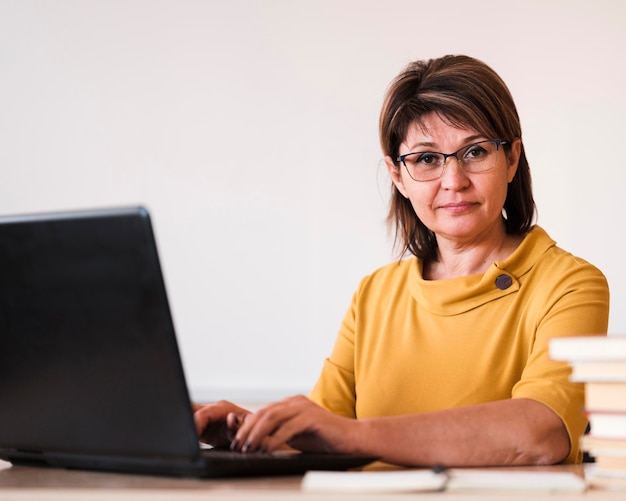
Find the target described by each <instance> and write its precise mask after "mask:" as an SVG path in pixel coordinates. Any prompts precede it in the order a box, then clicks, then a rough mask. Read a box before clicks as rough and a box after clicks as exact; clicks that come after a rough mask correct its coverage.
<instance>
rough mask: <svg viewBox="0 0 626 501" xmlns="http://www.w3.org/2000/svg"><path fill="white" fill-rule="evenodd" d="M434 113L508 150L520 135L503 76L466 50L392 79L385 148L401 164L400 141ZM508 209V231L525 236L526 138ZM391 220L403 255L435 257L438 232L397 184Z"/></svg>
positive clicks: (528, 222)
mask: <svg viewBox="0 0 626 501" xmlns="http://www.w3.org/2000/svg"><path fill="white" fill-rule="evenodd" d="M433 112H434V113H436V114H437V115H439V116H440V117H441V118H443V119H444V120H446V121H448V122H449V123H450V124H451V125H453V126H455V127H467V128H471V129H474V130H476V131H477V132H478V133H480V134H482V135H484V136H485V137H487V138H490V139H502V140H506V141H508V144H505V145H504V148H505V149H510V147H511V146H510V142H511V141H513V140H515V139H520V141H521V138H522V129H521V125H520V120H519V116H518V114H517V108H516V106H515V102H514V101H513V97H512V96H511V93H510V92H509V89H508V87H507V86H506V84H505V83H504V81H503V80H502V79H501V78H500V76H499V75H498V74H497V73H496V72H495V71H493V70H492V69H491V68H490V67H489V66H487V65H486V64H485V63H484V62H482V61H480V60H478V59H474V58H472V57H469V56H462V55H459V56H456V55H448V56H444V57H441V58H437V59H430V60H420V61H415V62H412V63H410V64H409V65H408V66H407V67H406V68H405V69H404V71H402V72H401V73H400V74H399V75H398V76H397V77H396V78H395V79H394V80H393V81H392V83H391V85H390V86H389V88H388V89H387V93H386V95H385V100H384V102H383V107H382V110H381V113H380V123H379V128H380V143H381V147H382V150H383V153H384V155H385V156H389V157H391V158H392V160H393V161H394V163H395V164H396V167H397V168H399V167H400V162H397V157H398V155H399V149H400V145H401V144H402V142H403V141H404V140H405V138H406V134H407V132H408V129H409V127H410V126H411V124H413V123H415V122H417V123H418V124H419V123H420V122H421V119H422V117H424V116H425V115H427V114H429V113H433ZM504 211H505V214H506V218H505V224H506V231H507V233H509V234H518V235H523V234H525V233H526V232H528V230H529V229H530V228H531V226H532V224H533V219H534V217H535V211H536V207H535V201H534V199H533V194H532V182H531V176H530V169H529V166H528V161H527V159H526V154H525V152H524V143H523V142H522V144H521V155H520V159H519V165H518V168H517V172H516V174H515V177H514V178H513V180H512V182H511V183H510V184H509V189H508V193H507V196H506V200H505V202H504ZM387 222H388V224H389V225H390V227H392V228H394V230H395V242H396V244H397V245H398V246H399V247H401V248H402V253H401V254H402V255H404V254H405V253H406V252H407V251H408V252H411V253H412V254H413V255H415V256H417V257H419V258H421V259H429V260H433V259H436V258H437V240H436V239H435V235H434V234H433V233H432V232H431V231H430V230H429V229H428V228H426V226H425V225H424V223H422V221H421V220H420V219H419V218H418V217H417V215H416V214H415V211H414V210H413V207H412V205H411V202H410V201H409V200H408V199H406V198H405V197H404V196H402V194H401V193H400V192H399V191H398V189H397V188H396V187H395V185H393V184H392V194H391V200H390V206H389V213H388V216H387Z"/></svg>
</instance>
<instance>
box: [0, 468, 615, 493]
mask: <svg viewBox="0 0 626 501" xmlns="http://www.w3.org/2000/svg"><path fill="white" fill-rule="evenodd" d="M509 469H510V468H509ZM513 469H515V468H513ZM528 469H529V468H523V470H528ZM531 469H532V470H549V471H574V472H575V473H577V474H580V475H584V470H583V467H582V466H580V465H578V466H550V467H545V468H531ZM301 479H302V477H300V476H291V477H267V478H250V479H229V480H195V479H172V478H164V477H152V476H144V475H125V474H116V473H98V472H86V471H68V470H62V469H53V468H33V467H24V466H15V467H13V466H10V465H9V464H8V463H6V462H3V461H0V500H2V501H11V500H15V501H25V500H51V501H61V500H64V501H73V500H78V499H87V498H88V499H89V500H93V501H108V500H115V501H126V500H133V501H143V500H148V499H150V500H156V501H159V500H161V499H163V500H165V499H177V500H178V499H180V500H183V501H193V500H196V499H197V500H200V499H202V500H206V499H224V500H229V501H245V500H255V501H282V500H291V499H294V498H304V499H306V500H308V501H318V500H319V501H321V500H324V501H331V500H333V499H340V500H343V501H350V500H357V499H358V500H362V499H364V495H363V494H326V493H320V494H317V493H310V492H306V493H305V492H302V491H301V490H300V481H301ZM477 493H478V494H481V495H485V497H488V499H489V500H490V501H498V500H504V499H511V498H512V497H516V498H518V499H520V500H521V499H528V498H529V497H532V499H533V501H548V500H550V501H555V499H556V500H563V501H566V500H570V499H571V500H574V499H579V500H580V499H589V500H601V499H603V500H618V499H620V500H623V499H625V497H626V491H624V490H622V491H607V490H597V489H589V490H588V491H586V492H584V493H556V494H555V493H549V492H534V491H528V490H517V491H507V492H488V491H471V492H462V491H452V492H433V493H419V499H420V500H422V501H431V500H440V501H441V498H454V500H455V501H470V500H471V501H476V499H479V498H477ZM416 495H417V494H416V493H393V494H389V493H381V494H376V493H368V494H367V495H366V496H365V498H366V499H367V500H368V501H369V500H371V501H378V500H383V499H385V500H388V499H390V498H394V499H395V498H397V499H403V498H409V497H411V498H413V499H415V496H416Z"/></svg>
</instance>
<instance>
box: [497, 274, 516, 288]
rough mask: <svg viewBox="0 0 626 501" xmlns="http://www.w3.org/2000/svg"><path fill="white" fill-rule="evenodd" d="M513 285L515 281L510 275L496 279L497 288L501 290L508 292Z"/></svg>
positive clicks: (499, 276)
mask: <svg viewBox="0 0 626 501" xmlns="http://www.w3.org/2000/svg"><path fill="white" fill-rule="evenodd" d="M511 285H513V279H512V278H511V277H510V276H508V275H498V278H496V287H497V288H498V289H500V290H506V289H508V288H509V287H511Z"/></svg>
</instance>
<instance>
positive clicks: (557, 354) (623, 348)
mask: <svg viewBox="0 0 626 501" xmlns="http://www.w3.org/2000/svg"><path fill="white" fill-rule="evenodd" d="M549 350H550V358H552V359H553V360H561V361H568V362H571V361H582V360H586V361H594V360H612V361H620V360H626V334H611V335H608V336H604V335H597V336H569V337H555V338H552V339H550V341H549Z"/></svg>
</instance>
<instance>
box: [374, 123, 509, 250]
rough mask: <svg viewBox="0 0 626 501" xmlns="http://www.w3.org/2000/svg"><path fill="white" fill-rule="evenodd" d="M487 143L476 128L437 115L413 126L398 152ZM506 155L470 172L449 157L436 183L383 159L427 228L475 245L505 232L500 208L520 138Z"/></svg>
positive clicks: (447, 150) (501, 151) (445, 150)
mask: <svg viewBox="0 0 626 501" xmlns="http://www.w3.org/2000/svg"><path fill="white" fill-rule="evenodd" d="M485 139H502V138H494V137H484V136H482V135H480V134H479V133H477V132H476V131H475V130H473V129H464V128H456V127H453V126H452V125H450V124H449V123H447V122H446V121H444V120H442V119H441V118H440V117H439V116H438V115H437V114H436V113H430V114H428V115H426V116H425V117H423V118H422V123H421V124H418V123H414V124H413V125H412V126H410V127H409V130H408V133H407V135H406V138H405V139H404V142H403V143H402V144H401V145H400V151H399V154H400V155H403V154H406V153H412V152H426V151H430V152H442V153H452V152H454V151H457V150H458V149H459V148H462V147H463V146H467V145H469V144H472V143H476V142H478V141H481V140H485ZM511 146H512V147H511V149H510V150H509V151H508V152H507V151H505V150H504V148H502V147H500V148H499V149H498V151H497V154H496V155H497V157H496V164H495V168H493V169H491V170H487V171H484V172H476V173H468V172H465V171H464V170H463V167H462V165H460V164H459V163H458V162H457V160H456V158H454V157H448V158H447V161H446V163H445V169H444V171H443V175H442V176H441V177H440V178H439V179H435V180H432V181H415V180H413V179H412V178H411V177H410V176H409V175H408V172H407V170H406V168H405V167H404V165H402V163H400V164H399V165H398V166H396V165H395V163H394V162H393V159H391V158H390V157H387V158H386V159H385V161H386V164H387V169H388V170H389V173H390V175H391V178H392V180H393V182H394V184H395V185H396V187H397V188H398V190H399V191H400V193H401V194H402V195H404V196H405V197H406V198H408V199H409V200H410V202H411V204H412V205H413V210H415V213H416V214H417V216H418V217H419V218H420V220H421V221H422V222H423V223H424V225H426V227H427V228H428V229H430V230H431V231H432V232H434V233H435V234H436V235H437V238H438V239H441V238H444V239H448V240H453V241H455V242H457V243H460V244H463V243H471V242H476V241H480V240H481V239H484V238H489V237H492V236H494V233H493V232H496V234H501V233H502V232H503V231H504V226H503V225H502V222H501V217H502V208H503V206H504V201H505V200H506V194H507V189H508V184H509V183H510V182H511V181H512V180H513V177H514V176H515V172H516V170H517V165H518V161H519V157H520V150H521V140H519V139H517V140H515V141H514V142H513V143H512V145H511Z"/></svg>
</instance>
